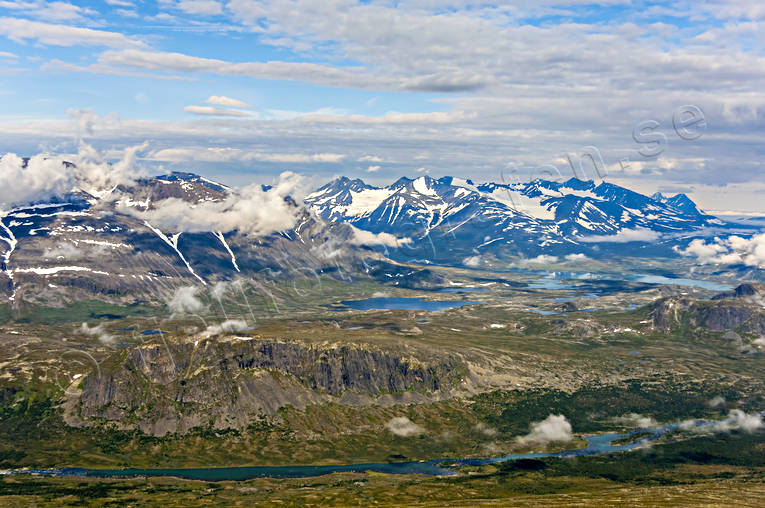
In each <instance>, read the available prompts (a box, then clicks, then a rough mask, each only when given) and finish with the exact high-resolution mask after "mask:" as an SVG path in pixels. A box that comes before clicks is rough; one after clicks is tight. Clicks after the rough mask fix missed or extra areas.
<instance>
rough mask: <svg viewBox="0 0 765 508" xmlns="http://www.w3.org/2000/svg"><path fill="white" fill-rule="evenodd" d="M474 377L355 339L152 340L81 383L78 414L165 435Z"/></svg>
mask: <svg viewBox="0 0 765 508" xmlns="http://www.w3.org/2000/svg"><path fill="white" fill-rule="evenodd" d="M466 374H467V368H466V366H465V364H464V363H463V362H462V361H461V360H460V359H458V358H456V357H443V358H439V359H432V360H430V361H428V362H421V361H418V360H416V359H414V358H411V357H404V356H403V355H401V354H396V353H393V352H387V351H382V350H376V349H371V348H365V347H361V346H357V345H343V346H315V345H310V344H306V343H300V342H292V341H278V340H272V339H269V340H259V339H252V338H241V339H239V338H225V339H220V340H218V339H207V340H203V341H200V342H196V343H195V342H186V343H170V344H165V343H164V342H158V343H154V344H146V345H142V346H138V347H134V348H131V349H129V350H127V351H124V352H123V353H122V354H120V355H119V356H118V357H115V358H112V359H111V360H110V361H109V362H107V364H106V365H104V367H103V368H102V369H101V372H100V373H92V374H91V375H89V376H87V377H86V378H85V379H84V380H83V384H82V395H81V415H82V417H83V418H84V419H86V420H87V419H93V418H99V419H105V420H108V421H112V422H116V423H117V424H118V425H120V426H123V427H125V426H127V427H130V426H134V427H138V428H140V429H142V430H143V431H145V432H148V433H152V434H156V435H163V434H166V433H168V432H178V433H184V432H187V431H188V430H190V429H192V428H194V427H198V426H207V425H212V426H213V427H216V428H243V427H246V426H247V425H248V424H249V423H251V422H252V421H253V420H254V419H256V418H259V417H262V416H267V417H268V416H274V415H276V414H277V412H278V410H279V409H280V408H282V407H285V406H293V407H296V408H298V409H302V408H305V407H306V406H307V405H309V404H315V403H321V402H327V401H334V402H338V403H352V404H359V403H364V402H367V403H372V402H375V401H377V400H378V398H380V397H381V396H386V395H387V396H391V394H393V395H392V396H393V399H396V398H398V399H399V400H401V401H405V400H414V399H417V398H418V397H419V398H422V397H431V398H434V397H435V398H443V397H448V396H449V395H450V392H451V391H452V389H453V386H455V385H456V383H457V382H459V381H460V379H461V378H462V376H464V375H466Z"/></svg>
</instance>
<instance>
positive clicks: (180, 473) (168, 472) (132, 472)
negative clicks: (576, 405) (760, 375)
mask: <svg viewBox="0 0 765 508" xmlns="http://www.w3.org/2000/svg"><path fill="white" fill-rule="evenodd" d="M761 414H765V413H761ZM723 421H724V420H723ZM720 423H721V422H720V421H707V420H694V421H690V422H686V423H685V424H683V427H686V428H687V427H696V428H697V429H702V428H704V427H711V426H714V425H718V424H720ZM680 427H681V424H678V423H675V424H668V425H663V426H660V427H657V428H651V429H639V430H635V431H632V432H626V433H604V434H595V435H591V436H584V437H583V439H584V440H586V441H587V446H586V447H584V448H579V449H576V450H567V451H564V452H549V453H544V452H539V453H522V454H511V455H505V456H503V457H495V458H487V459H448V458H442V459H432V460H427V461H419V462H392V463H388V462H379V463H366V464H347V465H333V466H253V467H205V468H188V469H85V468H58V469H14V470H7V471H2V472H0V474H5V475H8V474H34V475H41V476H74V477H96V478H131V477H133V478H134V477H146V476H172V477H177V478H184V479H189V480H202V481H242V480H249V479H252V478H259V477H270V478H309V477H314V476H322V475H326V474H331V473H347V472H358V473H361V472H367V471H373V472H377V473H387V474H425V475H439V476H449V475H454V474H456V473H455V469H457V468H460V467H463V466H480V465H487V464H495V463H498V462H506V461H510V460H518V459H529V458H545V457H561V458H563V457H581V456H587V455H601V454H605V453H613V452H626V451H630V450H635V449H637V448H641V447H644V446H645V445H646V444H648V443H650V442H652V441H656V440H657V439H659V438H660V437H662V436H663V435H665V434H667V433H668V432H672V431H675V430H677V429H679V428H680ZM646 432H650V433H651V434H650V435H647V436H642V437H640V438H637V437H636V439H635V440H634V441H631V442H628V443H625V444H613V443H614V441H620V440H623V439H625V438H628V437H630V436H636V435H637V434H646Z"/></svg>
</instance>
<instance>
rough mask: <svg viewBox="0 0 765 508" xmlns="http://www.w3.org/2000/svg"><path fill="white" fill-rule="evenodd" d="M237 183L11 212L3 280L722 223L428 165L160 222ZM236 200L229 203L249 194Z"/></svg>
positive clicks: (157, 275)
mask: <svg viewBox="0 0 765 508" xmlns="http://www.w3.org/2000/svg"><path fill="white" fill-rule="evenodd" d="M256 190H257V191H258V192H260V190H261V189H256ZM262 192H263V196H268V193H269V192H274V191H273V190H272V189H269V188H267V187H263V188H262ZM232 195H234V191H232V189H230V188H228V187H226V186H225V185H223V184H220V183H217V182H214V181H212V180H208V179H206V178H203V177H201V176H198V175H195V174H192V173H179V172H174V173H171V174H168V175H163V176H157V177H149V178H141V179H138V180H135V181H131V182H129V183H125V184H123V185H119V186H116V187H114V188H113V189H110V190H108V191H103V192H95V191H89V192H87V191H85V190H82V189H74V190H73V191H72V192H71V193H69V194H67V195H63V196H58V197H56V198H52V199H49V200H46V201H45V202H38V203H33V204H27V205H22V206H18V207H16V208H14V209H12V210H9V211H6V212H3V213H2V215H1V216H0V248H2V249H4V250H2V251H0V256H2V257H0V292H2V293H5V296H6V298H8V300H9V301H11V302H18V301H32V302H34V301H38V300H39V301H44V302H48V303H49V302H50V301H52V300H53V301H56V300H64V301H76V300H78V299H83V298H86V297H88V296H89V295H90V296H92V295H94V294H96V295H102V296H107V297H109V298H111V299H125V300H130V301H132V299H133V298H135V297H140V298H146V299H149V298H154V299H156V298H158V297H160V298H161V297H163V295H164V296H166V295H167V294H169V293H170V292H171V291H172V290H173V288H177V287H179V286H183V285H193V284H200V285H213V284H215V283H216V282H217V281H221V280H231V279H233V278H236V277H240V276H243V277H247V278H250V279H257V278H258V277H276V278H279V277H290V276H291V275H294V274H298V273H299V274H302V275H304V276H305V274H306V273H308V272H311V273H336V272H337V271H338V270H340V269H344V270H348V271H349V273H358V274H361V273H365V274H370V273H378V272H380V268H379V266H377V267H376V269H372V270H370V265H369V262H368V261H365V260H369V259H371V258H375V260H374V262H376V263H380V262H384V263H388V262H387V261H386V260H385V259H384V258H383V256H384V257H386V258H387V259H389V260H393V261H413V262H417V263H425V264H430V263H433V264H446V265H460V266H461V265H467V266H479V264H480V263H479V262H478V261H480V259H482V258H496V259H510V258H514V257H523V258H529V257H534V256H543V257H544V256H547V257H548V258H549V259H551V257H552V256H568V255H586V256H588V257H602V256H606V255H612V254H614V253H617V254H619V255H627V254H629V255H645V256H648V255H656V254H661V255H677V254H676V253H674V252H673V250H672V247H673V246H675V245H677V244H678V242H679V241H686V242H687V240H688V238H691V237H693V236H694V235H699V234H701V232H703V231H704V230H706V229H709V228H715V227H716V228H721V227H725V223H723V222H722V221H720V220H719V219H717V218H715V217H713V216H711V215H709V214H706V213H704V212H703V211H701V210H700V209H699V208H698V207H697V206H696V204H695V203H693V201H692V200H691V199H689V198H688V197H687V196H685V195H683V194H678V195H675V196H672V197H665V196H663V195H661V194H654V195H653V196H650V197H649V196H645V195H642V194H639V193H637V192H633V191H631V190H629V189H625V188H623V187H620V186H618V185H614V184H611V183H605V182H604V183H600V184H595V183H594V182H591V181H582V180H577V179H571V180H569V181H567V182H552V181H545V180H536V181H533V182H529V183H517V184H500V183H482V184H476V183H473V182H472V181H470V180H463V179H458V178H452V177H444V178H440V179H433V178H430V177H427V176H423V177H420V178H416V179H409V178H401V179H399V180H397V181H396V182H395V183H393V184H392V185H390V186H387V187H375V186H371V185H367V184H366V183H364V182H363V181H361V180H359V179H355V180H352V179H349V178H345V177H342V178H338V179H336V180H334V181H332V182H330V183H328V184H327V185H324V186H323V187H321V188H319V189H318V190H317V191H315V192H314V193H312V194H310V195H309V196H308V197H307V198H306V199H305V204H304V205H301V204H298V203H296V202H295V201H294V200H292V199H291V198H290V197H289V196H285V197H284V198H281V197H280V198H278V199H279V200H282V199H283V201H284V202H285V203H286V204H287V205H288V209H289V210H288V212H289V214H292V215H294V224H293V225H292V226H290V227H288V228H286V229H280V230H278V231H277V230H274V231H270V232H267V233H266V234H257V235H252V234H248V233H247V232H246V231H245V232H243V231H241V230H240V229H237V228H233V227H231V228H229V229H230V230H228V231H226V230H214V229H211V230H209V231H207V230H200V229H199V228H197V229H191V230H185V229H183V228H182V226H180V225H179V226H175V225H166V222H167V221H165V222H162V221H159V222H154V217H155V215H156V212H157V211H158V210H160V209H164V208H167V207H166V206H165V205H167V204H173V205H175V204H176V203H183V204H184V205H183V206H185V207H186V208H185V209H184V208H181V209H180V211H177V212H175V213H176V214H178V215H184V214H185V213H190V212H191V211H193V210H194V209H198V208H201V207H204V206H208V205H209V204H210V203H219V204H221V207H223V208H225V207H226V206H228V205H226V203H228V201H227V200H229V198H230V197H231V196H232ZM277 202H279V203H281V201H277ZM272 203H274V202H272ZM250 204H251V203H250ZM224 205H225V206H224ZM254 206H256V207H257V206H260V207H263V206H271V205H267V204H265V205H264V204H259V202H256V203H255V205H254ZM229 208H230V209H228V208H226V210H225V213H229V212H232V211H237V210H239V209H240V208H241V206H239V205H237V203H233V204H231V206H230V207H229ZM184 210H185V211H184ZM260 212H261V213H264V214H265V215H268V214H269V213H270V210H268V209H266V210H260ZM216 213H217V212H216ZM232 213H233V212H232ZM275 213H276V212H275ZM165 218H166V217H165ZM182 219H184V217H180V218H176V220H175V221H173V222H171V224H183V223H184V221H183V220H182ZM157 220H159V219H157ZM383 234H386V235H383ZM660 235H661V239H660V240H659V238H660ZM378 237H385V239H384V241H378ZM391 239H393V240H391ZM375 250H376V251H375ZM386 266H389V267H390V268H391V269H393V268H392V267H393V265H390V264H386ZM383 271H384V270H383Z"/></svg>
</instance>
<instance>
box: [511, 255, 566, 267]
mask: <svg viewBox="0 0 765 508" xmlns="http://www.w3.org/2000/svg"><path fill="white" fill-rule="evenodd" d="M557 262H558V257H557V256H550V255H549V254H540V255H539V256H537V257H535V258H529V259H522V260H520V261H519V263H520V264H523V265H550V264H553V263H557Z"/></svg>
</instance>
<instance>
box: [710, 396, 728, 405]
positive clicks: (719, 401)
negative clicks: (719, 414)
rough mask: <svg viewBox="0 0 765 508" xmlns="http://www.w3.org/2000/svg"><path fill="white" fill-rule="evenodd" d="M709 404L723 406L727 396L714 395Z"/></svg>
mask: <svg viewBox="0 0 765 508" xmlns="http://www.w3.org/2000/svg"><path fill="white" fill-rule="evenodd" d="M707 404H709V407H723V406H725V398H723V397H722V396H720V395H718V396H717V397H712V399H710V401H709V402H708V403H707Z"/></svg>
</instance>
